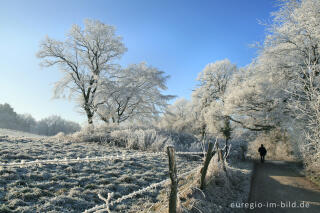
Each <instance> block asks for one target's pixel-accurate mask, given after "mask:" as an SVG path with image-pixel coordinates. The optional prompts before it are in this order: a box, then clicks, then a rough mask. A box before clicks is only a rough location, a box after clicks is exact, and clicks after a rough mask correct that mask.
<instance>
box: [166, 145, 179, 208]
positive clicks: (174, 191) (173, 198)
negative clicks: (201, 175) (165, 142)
mask: <svg viewBox="0 0 320 213" xmlns="http://www.w3.org/2000/svg"><path fill="white" fill-rule="evenodd" d="M167 152H168V158H169V175H170V179H171V191H170V197H169V213H177V204H178V176H177V167H176V160H175V152H174V147H172V146H168V147H167Z"/></svg>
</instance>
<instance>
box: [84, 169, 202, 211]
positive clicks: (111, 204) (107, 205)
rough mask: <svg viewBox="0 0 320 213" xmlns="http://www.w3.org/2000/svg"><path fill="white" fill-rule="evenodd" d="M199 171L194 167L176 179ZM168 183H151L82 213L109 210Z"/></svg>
mask: <svg viewBox="0 0 320 213" xmlns="http://www.w3.org/2000/svg"><path fill="white" fill-rule="evenodd" d="M199 169H200V167H196V168H195V169H192V170H190V171H187V172H185V173H182V174H180V175H178V178H183V177H186V176H188V175H190V174H192V173H194V172H196V171H198V170H199ZM169 182H170V179H169V178H168V179H165V180H163V181H160V182H158V183H153V184H151V185H149V186H147V187H145V188H142V189H139V190H137V191H134V192H131V193H130V194H127V195H124V196H122V197H120V198H118V199H116V200H115V201H112V202H110V203H108V204H107V203H105V204H102V205H97V206H95V207H93V208H91V209H87V210H85V211H84V213H91V212H102V211H106V210H107V209H109V208H110V207H112V206H113V205H115V204H119V203H121V202H122V201H124V200H126V199H129V198H133V197H135V196H136V195H140V194H143V193H146V192H148V191H151V190H153V189H156V188H158V187H160V186H164V185H165V184H167V183H169Z"/></svg>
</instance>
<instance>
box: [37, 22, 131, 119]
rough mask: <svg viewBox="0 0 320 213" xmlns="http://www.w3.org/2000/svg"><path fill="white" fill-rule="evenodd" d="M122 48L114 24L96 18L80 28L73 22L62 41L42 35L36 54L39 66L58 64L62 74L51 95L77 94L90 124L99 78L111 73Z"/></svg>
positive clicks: (107, 76) (106, 76) (94, 110)
mask: <svg viewBox="0 0 320 213" xmlns="http://www.w3.org/2000/svg"><path fill="white" fill-rule="evenodd" d="M125 51H126V48H125V47H124V44H123V43H122V41H121V37H119V36H116V35H115V29H114V27H112V26H108V25H106V24H104V23H102V22H100V21H96V20H85V21H84V29H82V28H81V27H80V26H78V25H73V26H72V27H71V29H70V31H69V33H68V34H67V38H66V40H65V41H58V40H54V39H51V38H49V37H46V38H45V40H44V41H42V43H41V44H40V50H39V52H38V53H37V56H38V57H39V58H40V59H42V63H41V64H42V65H43V66H46V67H51V66H58V67H59V68H60V70H61V71H62V72H63V74H64V76H63V77H62V79H61V80H60V81H58V82H57V83H56V84H55V90H54V96H55V97H60V96H64V95H65V94H66V93H68V94H69V97H70V98H72V97H75V98H77V100H78V101H79V105H80V108H81V109H82V110H83V111H84V112H85V113H86V115H87V118H88V123H89V124H92V123H93V121H92V119H93V116H94V114H95V112H96V110H97V106H96V104H95V103H96V102H95V97H96V94H97V93H98V90H99V89H100V85H101V79H102V78H110V77H111V76H112V75H113V74H112V72H111V71H112V70H113V68H114V64H113V61H114V60H115V59H117V58H119V57H120V56H121V55H122V54H123V53H124V52H125Z"/></svg>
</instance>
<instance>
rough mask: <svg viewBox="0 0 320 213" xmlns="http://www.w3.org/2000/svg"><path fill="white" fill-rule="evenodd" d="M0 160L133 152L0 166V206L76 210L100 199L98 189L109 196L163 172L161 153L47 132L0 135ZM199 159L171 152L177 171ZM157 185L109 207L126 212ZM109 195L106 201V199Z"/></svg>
mask: <svg viewBox="0 0 320 213" xmlns="http://www.w3.org/2000/svg"><path fill="white" fill-rule="evenodd" d="M0 146H1V150H0V162H1V163H21V161H25V162H28V161H35V160H37V159H38V160H39V162H41V160H47V159H55V158H56V159H64V158H65V157H66V158H73V159H77V158H78V157H79V158H80V159H86V157H87V156H88V157H89V158H93V159H95V157H96V156H98V157H103V156H133V155H137V154H141V155H139V156H137V157H131V158H128V159H126V160H123V159H122V158H121V159H113V160H110V161H96V162H86V161H84V162H81V163H69V164H58V165H57V164H43V165H42V166H39V165H32V166H28V167H22V168H20V167H12V168H0V203H1V204H0V212H1V211H8V212H10V211H12V212H23V211H25V212H32V211H37V212H50V211H52V212H82V211H84V210H86V209H90V208H92V207H94V206H96V205H101V204H103V201H102V200H101V199H99V197H98V194H99V193H100V194H101V195H102V196H104V197H107V194H108V193H111V192H114V196H113V198H112V200H117V199H119V198H120V197H122V196H124V195H127V194H130V193H132V192H134V191H137V190H139V189H141V188H144V187H147V186H149V185H150V184H153V183H157V182H160V181H162V180H165V179H167V178H168V165H167V164H168V160H167V156H166V155H165V154H160V155H148V154H145V152H138V151H134V150H128V149H120V148H117V147H112V146H108V145H107V144H98V143H94V142H77V143H70V142H64V141H53V140H52V138H51V139H50V140H48V138H35V139H32V138H22V137H5V138H0ZM200 163H201V161H199V160H198V161H191V160H188V161H186V157H185V156H184V155H182V156H179V155H177V165H178V172H179V173H183V172H186V171H190V170H192V169H193V168H195V167H197V166H198V165H199V164H200ZM158 190H159V189H156V190H152V191H148V192H147V193H145V194H143V195H140V196H136V197H135V198H133V199H127V200H123V202H121V204H119V205H115V206H114V207H113V208H112V209H111V211H114V212H119V211H122V212H126V211H127V210H128V209H129V208H130V206H132V205H134V204H135V203H139V202H140V201H141V200H143V199H144V197H146V196H147V197H148V198H150V199H151V200H155V199H156V196H157V192H158ZM112 200H111V201H112Z"/></svg>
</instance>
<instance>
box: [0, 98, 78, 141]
mask: <svg viewBox="0 0 320 213" xmlns="http://www.w3.org/2000/svg"><path fill="white" fill-rule="evenodd" d="M0 128H5V129H13V130H20V131H25V132H30V133H35V134H39V135H48V136H51V135H56V134H57V133H59V132H63V133H65V134H68V133H73V132H76V131H79V130H80V129H81V127H80V125H79V124H77V123H75V122H72V121H67V120H64V119H63V118H61V117H60V116H57V115H52V116H49V117H47V118H44V119H41V120H40V121H36V120H35V119H34V118H33V117H32V116H31V115H29V114H17V113H16V112H15V111H14V109H13V108H12V107H11V106H10V105H9V104H7V103H5V104H0Z"/></svg>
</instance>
